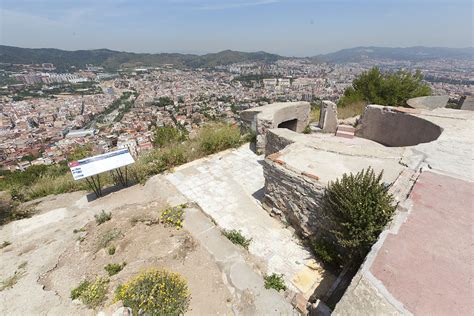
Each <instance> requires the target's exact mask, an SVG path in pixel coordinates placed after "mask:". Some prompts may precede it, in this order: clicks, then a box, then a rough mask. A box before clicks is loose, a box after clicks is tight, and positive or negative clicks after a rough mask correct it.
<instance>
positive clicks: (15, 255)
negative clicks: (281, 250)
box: [0, 176, 296, 315]
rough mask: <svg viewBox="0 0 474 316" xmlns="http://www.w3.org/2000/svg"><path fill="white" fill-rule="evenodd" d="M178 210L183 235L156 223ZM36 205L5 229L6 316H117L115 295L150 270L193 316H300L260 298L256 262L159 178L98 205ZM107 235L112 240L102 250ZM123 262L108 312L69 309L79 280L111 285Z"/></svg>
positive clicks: (0, 304)
mask: <svg viewBox="0 0 474 316" xmlns="http://www.w3.org/2000/svg"><path fill="white" fill-rule="evenodd" d="M182 203H188V205H189V206H188V207H187V208H186V209H185V220H184V227H183V228H181V229H177V228H175V227H167V226H165V225H164V224H163V223H160V221H159V218H160V214H161V212H162V211H163V210H164V209H165V208H167V207H169V206H175V205H180V204H182ZM30 204H32V205H34V207H35V208H36V210H37V212H36V214H35V215H34V216H33V217H31V218H27V219H23V220H19V221H15V222H11V223H9V224H7V225H5V226H3V227H1V228H0V243H2V242H3V241H8V242H9V243H11V244H10V245H8V246H6V247H4V248H2V249H0V261H1V262H2V267H1V269H0V282H2V283H1V285H2V286H0V289H1V290H0V310H2V311H3V312H4V313H5V314H6V315H43V314H44V315H46V314H47V315H96V314H98V313H99V312H100V311H103V312H104V313H105V314H106V315H112V313H113V312H114V311H115V310H117V309H118V308H119V307H120V306H121V305H120V302H118V303H114V302H113V296H114V294H113V292H114V289H115V288H116V286H117V285H118V284H120V283H123V282H125V281H127V280H128V279H130V278H131V277H132V276H134V275H136V274H138V273H139V272H140V271H142V270H143V269H145V268H150V267H155V268H166V269H168V270H171V271H174V272H178V273H179V274H181V275H182V276H183V277H184V278H185V279H186V280H187V282H188V286H189V290H190V292H191V296H192V299H191V304H190V309H189V311H188V314H190V315H193V314H194V315H229V314H242V315H252V314H268V313H273V312H277V313H284V314H293V313H296V312H295V311H294V310H293V308H292V306H291V304H290V303H289V302H288V300H286V299H285V298H284V296H283V295H282V294H278V293H277V292H276V291H275V290H271V289H270V290H267V289H265V288H264V286H263V277H262V275H261V274H259V273H258V268H257V266H258V262H257V260H255V261H254V260H252V258H251V256H250V254H248V252H247V251H246V250H244V249H243V248H241V247H239V246H236V245H234V244H232V243H231V242H230V241H229V240H227V239H226V238H225V237H224V236H223V235H222V234H221V230H220V228H219V227H218V226H216V224H215V222H214V221H213V220H212V219H211V218H209V217H208V216H207V215H206V214H204V213H203V212H202V211H201V209H200V208H199V206H197V205H195V204H193V203H192V202H190V201H188V200H187V199H186V198H185V197H184V196H182V195H181V194H180V193H179V192H178V191H177V190H176V189H175V187H174V186H173V185H171V184H170V183H169V182H168V181H167V180H166V179H165V178H164V177H162V176H156V177H154V178H152V179H151V180H150V181H148V182H147V184H146V185H145V186H141V185H136V186H132V187H129V188H126V189H122V190H120V191H117V192H112V193H110V194H108V195H106V196H104V197H102V198H100V199H95V200H93V199H92V197H91V195H88V194H87V193H86V192H76V193H70V194H63V195H58V196H49V197H46V198H43V199H40V200H37V201H34V202H32V203H30ZM102 210H104V211H105V212H111V214H112V218H111V220H109V221H106V222H105V223H103V224H101V225H98V224H97V223H96V221H95V219H94V215H96V214H99V213H100V212H101V211H102ZM110 235H115V238H112V239H111V240H110V241H109V242H108V243H107V244H105V243H104V238H106V237H107V236H110ZM110 246H114V247H115V253H114V254H113V255H110V254H109V253H108V248H109V247H110ZM123 262H126V265H125V267H124V269H123V270H122V271H120V272H119V273H118V274H116V275H114V276H111V277H110V282H109V289H108V297H107V300H106V302H104V304H103V305H102V306H100V307H99V308H97V309H95V310H92V309H88V308H87V307H86V306H84V305H83V304H82V303H81V302H80V301H78V300H74V301H73V300H71V298H70V292H71V289H73V288H75V287H76V286H77V285H78V284H79V283H80V282H81V280H83V279H85V278H89V279H93V278H95V277H96V276H106V275H107V272H106V271H105V270H104V266H105V265H107V264H109V263H123Z"/></svg>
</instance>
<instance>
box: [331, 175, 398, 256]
mask: <svg viewBox="0 0 474 316" xmlns="http://www.w3.org/2000/svg"><path fill="white" fill-rule="evenodd" d="M323 203H324V204H323V205H324V208H325V213H326V214H329V217H330V218H331V220H332V223H333V224H334V227H333V229H332V230H331V232H332V234H334V236H335V239H336V241H337V243H338V245H339V246H340V247H342V248H343V249H344V250H345V251H346V254H345V256H347V257H348V259H362V258H364V257H365V255H366V254H367V252H368V251H369V250H370V248H371V246H372V245H373V244H374V243H375V241H376V240H377V238H378V236H379V234H380V233H381V232H382V230H383V229H384V227H385V225H387V223H388V222H389V221H390V220H391V218H392V216H393V214H394V212H395V206H394V200H393V197H392V195H391V194H389V193H388V186H386V185H385V184H384V183H383V182H382V172H381V173H379V174H378V175H376V174H375V173H374V170H373V169H372V168H370V167H369V168H368V169H367V170H362V171H361V172H359V173H357V174H355V175H354V174H352V173H351V174H349V175H347V174H344V175H343V176H342V178H341V179H337V180H336V181H335V182H331V183H330V184H329V185H328V187H327V189H326V191H325V194H324V200H323Z"/></svg>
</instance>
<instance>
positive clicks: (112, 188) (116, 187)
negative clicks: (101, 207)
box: [86, 182, 136, 202]
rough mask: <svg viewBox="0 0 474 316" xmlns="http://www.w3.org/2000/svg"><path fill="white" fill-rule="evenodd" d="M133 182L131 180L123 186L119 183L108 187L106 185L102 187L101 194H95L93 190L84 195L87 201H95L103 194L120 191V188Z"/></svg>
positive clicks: (124, 187) (133, 183)
mask: <svg viewBox="0 0 474 316" xmlns="http://www.w3.org/2000/svg"><path fill="white" fill-rule="evenodd" d="M135 184H136V183H135V182H131V183H129V184H128V185H127V186H123V185H121V184H116V185H113V186H110V187H107V188H103V189H102V196H96V195H95V193H94V192H90V193H89V194H87V195H86V198H87V202H92V201H95V200H97V199H100V198H103V197H104V196H107V195H109V194H111V193H114V192H117V191H120V190H122V189H126V188H129V187H131V186H133V185H135Z"/></svg>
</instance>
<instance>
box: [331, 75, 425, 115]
mask: <svg viewBox="0 0 474 316" xmlns="http://www.w3.org/2000/svg"><path fill="white" fill-rule="evenodd" d="M430 94H431V88H430V87H429V86H428V85H427V84H426V83H424V82H423V75H422V73H421V72H420V71H416V73H415V74H412V73H411V72H408V71H403V70H400V71H397V72H394V73H390V72H385V73H384V72H381V71H380V69H379V68H377V67H374V68H372V69H371V70H369V71H366V72H363V73H362V74H360V75H359V76H358V77H357V78H356V79H354V81H353V82H352V86H351V87H348V88H347V89H346V90H345V91H344V95H343V96H342V97H341V99H340V100H339V102H338V106H339V107H344V106H346V105H350V104H352V103H357V102H361V101H363V102H366V103H371V104H381V105H389V106H408V105H407V103H406V101H407V100H408V99H410V98H415V97H422V96H427V95H430ZM338 114H339V113H338Z"/></svg>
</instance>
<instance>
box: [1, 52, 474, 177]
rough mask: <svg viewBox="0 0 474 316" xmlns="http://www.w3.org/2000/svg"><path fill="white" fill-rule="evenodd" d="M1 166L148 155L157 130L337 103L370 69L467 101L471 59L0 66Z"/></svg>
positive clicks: (11, 167) (12, 167) (14, 167)
mask: <svg viewBox="0 0 474 316" xmlns="http://www.w3.org/2000/svg"><path fill="white" fill-rule="evenodd" d="M1 66H2V67H0V74H1V75H2V78H3V79H2V80H3V81H2V86H0V163H1V165H2V167H3V169H9V170H11V171H14V170H24V169H26V168H28V167H29V166H31V165H40V164H46V165H49V164H55V163H60V162H63V161H66V160H68V155H69V154H70V153H71V152H72V151H73V150H74V149H75V148H77V147H78V146H80V145H84V144H90V145H91V146H92V147H93V151H94V153H96V154H100V153H104V152H107V151H110V150H113V149H119V148H128V149H129V150H130V152H131V153H132V154H133V155H135V156H138V155H141V154H143V153H144V152H146V151H147V150H150V149H151V148H153V146H154V145H153V134H154V133H153V131H154V129H155V128H156V127H159V126H171V127H177V128H181V129H186V130H187V131H188V132H190V133H192V132H193V130H195V129H196V128H198V127H200V126H202V125H203V124H206V122H209V121H215V120H219V121H223V122H227V123H230V124H236V123H237V119H238V113H239V112H240V111H241V110H244V109H248V108H252V107H256V106H259V105H264V104H267V103H271V102H284V101H299V100H305V101H314V100H321V99H325V100H332V101H336V102H337V100H338V99H339V98H340V96H341V95H342V94H343V92H344V90H345V89H346V88H347V87H348V86H350V85H351V83H352V80H353V79H354V78H355V76H357V75H359V74H360V73H361V72H363V71H365V70H368V69H370V68H372V67H374V66H379V67H380V68H382V69H383V70H387V71H396V70H399V69H407V70H415V69H420V70H421V71H422V72H423V74H424V76H425V80H427V82H429V84H430V85H431V87H432V90H433V94H435V95H445V94H447V95H449V96H450V98H451V100H453V101H454V102H456V100H459V99H461V98H462V97H463V96H466V95H472V94H473V89H472V85H471V83H472V81H471V80H472V71H473V69H474V66H473V64H472V62H470V61H461V60H439V59H438V60H428V61H423V62H401V61H392V60H371V61H365V62H360V63H346V64H334V65H331V64H324V63H321V64H314V63H311V62H309V61H308V60H305V59H286V60H279V61H277V62H275V63H271V64H268V63H241V64H231V65H226V66H219V67H215V68H212V69H185V68H182V67H174V66H173V65H164V66H161V67H142V68H133V69H120V70H119V71H117V72H110V71H109V72H107V71H105V70H104V69H103V68H102V67H97V66H93V65H90V66H87V67H84V69H77V70H75V71H71V72H70V73H58V72H56V68H55V65H54V64H51V63H47V64H39V65H31V64H28V65H22V64H14V65H12V64H2V65H1Z"/></svg>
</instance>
